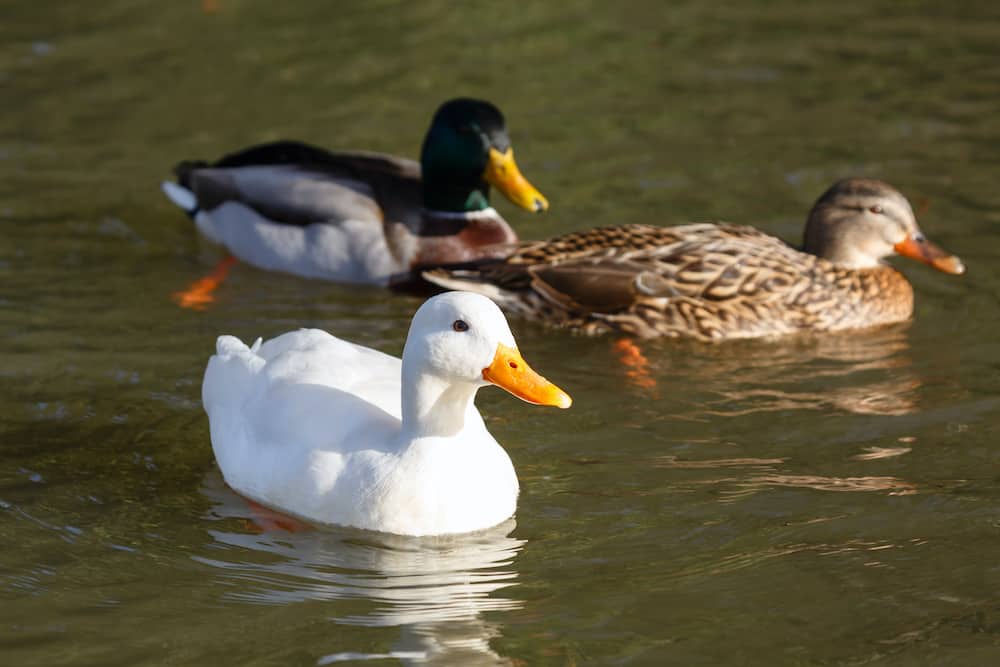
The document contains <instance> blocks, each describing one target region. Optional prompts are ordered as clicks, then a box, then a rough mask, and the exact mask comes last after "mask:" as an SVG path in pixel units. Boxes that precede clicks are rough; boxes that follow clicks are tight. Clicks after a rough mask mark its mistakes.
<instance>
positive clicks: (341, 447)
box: [202, 292, 572, 535]
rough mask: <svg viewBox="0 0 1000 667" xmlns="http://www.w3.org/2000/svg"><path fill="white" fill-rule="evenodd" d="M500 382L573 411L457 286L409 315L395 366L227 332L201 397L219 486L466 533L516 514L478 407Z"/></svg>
mask: <svg viewBox="0 0 1000 667" xmlns="http://www.w3.org/2000/svg"><path fill="white" fill-rule="evenodd" d="M487 384H495V385H497V386H499V387H502V388H503V389H506V390H507V391H509V392H510V393H512V394H514V395H515V396H517V397H519V398H521V399H523V400H525V401H528V402H530V403H535V404H539V405H551V406H557V407H560V408H567V407H569V406H570V403H571V402H572V401H571V399H570V397H569V396H568V395H567V394H566V393H565V392H563V391H562V390H561V389H559V388H558V387H556V386H555V385H553V384H552V383H550V382H549V381H547V380H546V379H545V378H543V377H541V376H540V375H538V374H537V373H536V372H535V371H533V370H532V369H531V368H530V367H529V366H528V364H527V363H525V361H524V359H523V358H522V357H521V354H520V352H518V349H517V343H516V342H515V341H514V337H513V335H512V334H511V332H510V328H509V327H508V325H507V321H506V319H505V318H504V316H503V313H501V312H500V309H499V308H497V306H496V305H495V304H494V303H493V302H492V301H490V300H489V299H487V298H485V297H483V296H480V295H477V294H469V293H464V292H449V293H445V294H440V295H438V296H435V297H432V298H431V299H429V300H428V301H426V302H425V303H424V304H423V305H422V306H421V307H420V308H419V310H417V313H416V314H415V315H414V316H413V322H412V324H411V325H410V331H409V334H408V335H407V338H406V344H405V346H404V349H403V358H402V360H400V359H398V358H396V357H392V356H389V355H387V354H383V353H381V352H378V351H376V350H373V349H370V348H366V347H362V346H360V345H355V344H353V343H349V342H347V341H344V340H341V339H339V338H336V337H334V336H331V335H330V334H328V333H326V332H324V331H320V330H317V329H302V330H299V331H294V332H290V333H286V334H283V335H281V336H278V337H277V338H273V339H271V340H269V341H267V342H261V340H260V339H258V340H257V342H255V343H254V344H253V346H252V347H247V346H246V345H244V344H243V343H242V342H241V341H240V340H238V339H237V338H234V337H233V336H221V337H220V338H219V339H218V342H217V343H216V354H215V355H214V356H213V357H212V358H211V359H210V360H209V363H208V368H207V370H206V371H205V379H204V384H203V385H202V400H203V402H204V406H205V411H206V412H207V413H208V420H209V425H210V430H211V438H212V448H213V450H214V452H215V457H216V460H217V461H218V464H219V468H220V469H221V470H222V474H223V477H224V478H225V480H226V483H227V484H229V486H231V487H232V488H233V489H235V490H236V491H237V492H238V493H240V494H242V495H243V496H246V497H247V498H249V499H251V500H253V501H256V502H258V503H261V504H263V505H265V506H267V507H270V508H273V509H277V510H280V511H282V512H287V513H289V514H292V515H294V516H297V517H300V518H303V519H306V520H309V521H314V522H319V523H327V524H338V525H343V526H354V527H356V528H363V529H367V530H375V531H381V532H387V533H397V534H402V535H440V534H447V533H464V532H471V531H476V530H481V529H486V528H489V527H492V526H495V525H497V524H499V523H501V522H503V521H504V520H506V519H508V518H509V517H511V516H512V515H513V514H514V510H515V508H516V502H517V495H518V482H517V476H516V474H515V473H514V466H513V464H512V463H511V460H510V457H509V456H508V455H507V453H506V452H505V451H504V450H503V448H502V447H501V446H500V445H499V444H498V443H497V442H496V440H494V439H493V436H492V435H490V433H489V431H487V430H486V426H485V425H484V424H483V419H482V417H481V416H480V415H479V412H478V411H477V410H476V407H475V404H474V399H475V396H476V392H477V391H478V390H479V388H480V387H483V386H485V385H487Z"/></svg>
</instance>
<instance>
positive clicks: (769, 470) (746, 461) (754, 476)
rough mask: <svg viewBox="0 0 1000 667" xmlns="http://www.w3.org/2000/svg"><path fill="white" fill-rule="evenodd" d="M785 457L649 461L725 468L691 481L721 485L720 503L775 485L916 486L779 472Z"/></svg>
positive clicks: (895, 452)
mask: <svg viewBox="0 0 1000 667" xmlns="http://www.w3.org/2000/svg"><path fill="white" fill-rule="evenodd" d="M907 451H909V449H908V448H900V449H894V448H886V449H877V451H875V452H869V456H867V458H864V455H859V456H857V457H854V458H856V459H861V460H872V459H878V458H886V457H891V456H900V455H902V454H904V453H906V452H907ZM785 461H786V459H783V458H776V459H755V458H740V459H704V460H681V459H678V458H676V457H673V456H664V457H661V458H659V459H656V460H655V461H653V465H654V466H656V467H658V468H672V469H677V470H708V471H712V470H725V471H726V473H725V475H724V476H721V477H720V476H717V475H712V476H711V477H709V478H705V479H698V480H695V481H694V483H695V484H697V485H705V484H711V485H718V486H721V487H723V488H722V490H721V491H720V492H719V499H720V501H721V502H724V503H729V502H735V501H737V500H741V499H743V498H746V497H748V496H752V495H755V494H757V493H759V492H761V491H767V490H770V489H775V488H797V489H812V490H814V491H841V492H844V491H848V492H850V491H853V492H858V491H864V492H871V491H883V492H886V493H887V494H888V495H890V496H904V495H911V494H914V493H917V492H918V489H917V486H916V485H915V484H913V483H911V482H907V481H906V480H904V479H900V478H898V477H893V476H889V475H859V476H850V477H847V476H845V477H834V476H827V475H808V474H794V473H789V472H786V471H782V470H781V469H780V466H781V465H783V464H784V463H785ZM740 470H745V471H747V473H748V474H746V475H744V476H736V474H737V473H738V471H740Z"/></svg>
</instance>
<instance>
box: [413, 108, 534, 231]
mask: <svg viewBox="0 0 1000 667" xmlns="http://www.w3.org/2000/svg"><path fill="white" fill-rule="evenodd" d="M420 165H421V169H422V172H423V189H424V206H425V207H426V208H428V209H431V210H435V211H458V212H463V211H478V210H481V209H484V208H487V207H488V206H489V205H490V186H491V185H492V186H494V187H496V188H497V189H498V190H499V191H500V192H502V193H503V194H504V196H505V197H507V199H509V200H510V201H511V202H513V203H515V204H517V205H518V206H520V207H521V208H524V209H527V210H529V211H544V210H546V209H547V208H548V207H549V202H548V200H547V199H546V198H545V197H543V196H542V193H541V192H539V191H538V190H537V189H535V187H534V186H533V185H531V183H529V182H528V181H527V179H525V178H524V176H522V175H521V172H520V171H519V170H518V168H517V164H516V163H515V162H514V149H513V148H511V145H510V137H509V136H508V135H507V127H506V125H505V124H504V119H503V114H502V113H500V110H499V109H497V108H496V107H495V106H493V105H492V104H490V103H489V102H484V101H482V100H474V99H469V98H458V99H454V100H450V101H448V102H445V103H444V104H442V105H441V107H440V108H439V109H438V110H437V113H435V114H434V119H433V120H432V121H431V127H430V129H429V130H428V131H427V136H426V137H425V138H424V145H423V148H422V149H421V152H420Z"/></svg>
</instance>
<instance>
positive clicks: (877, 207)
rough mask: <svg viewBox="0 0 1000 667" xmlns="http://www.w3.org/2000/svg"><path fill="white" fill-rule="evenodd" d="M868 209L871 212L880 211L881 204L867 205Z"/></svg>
mask: <svg viewBox="0 0 1000 667" xmlns="http://www.w3.org/2000/svg"><path fill="white" fill-rule="evenodd" d="M868 210H869V211H871V212H872V213H882V205H881V204H872V205H871V206H869V207H868Z"/></svg>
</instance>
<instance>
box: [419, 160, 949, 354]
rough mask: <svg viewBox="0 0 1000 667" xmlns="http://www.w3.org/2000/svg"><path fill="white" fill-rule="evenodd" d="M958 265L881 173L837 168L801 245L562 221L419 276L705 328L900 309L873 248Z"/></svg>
mask: <svg viewBox="0 0 1000 667" xmlns="http://www.w3.org/2000/svg"><path fill="white" fill-rule="evenodd" d="M893 254H900V255H903V256H905V257H909V258H911V259H915V260H917V261H920V262H923V263H925V264H929V265H930V266H933V267H934V268H936V269H938V270H939V271H943V272H945V273H952V274H960V273H963V272H964V271H965V267H964V266H963V264H962V262H961V261H960V260H959V259H958V258H957V257H955V256H954V255H951V254H949V253H947V252H945V251H944V250H942V249H941V248H939V247H938V246H936V245H934V244H933V243H931V242H930V241H928V240H927V238H926V237H925V236H924V234H923V232H921V231H920V228H919V227H918V226H917V221H916V217H915V216H914V213H913V209H912V208H911V207H910V204H909V202H908V201H907V200H906V198H905V197H904V196H903V195H902V194H900V193H899V191H898V190H896V189H895V188H893V187H892V186H891V185H889V184H888V183H884V182H882V181H878V180H873V179H865V178H849V179H845V180H842V181H838V182H837V183H835V184H834V185H833V186H832V187H830V189H828V190H827V191H826V192H825V193H823V195H822V196H821V197H820V198H819V199H818V200H817V201H816V203H815V205H814V206H813V208H812V211H811V212H810V214H809V218H808V221H807V222H806V228H805V243H804V245H803V248H802V249H801V250H799V249H796V248H793V247H792V246H790V245H788V244H787V243H785V242H784V241H782V240H780V239H778V238H775V237H773V236H770V235H768V234H765V233H764V232H761V231H759V230H757V229H754V228H753V227H744V226H738V225H731V224H714V223H705V224H691V225H680V226H676V227H658V226H652V225H625V226H618V227H601V228H596V229H591V230H587V231H582V232H576V233H571V234H567V235H564V236H558V237H555V238H551V239H548V240H546V241H539V242H533V243H524V244H521V245H520V246H518V247H516V248H514V249H512V251H511V254H510V255H509V256H508V257H506V258H504V259H501V260H482V261H478V262H473V263H471V264H470V265H469V266H466V267H461V268H455V269H436V270H432V271H428V272H427V273H426V274H425V277H426V278H427V279H428V280H430V281H431V282H433V283H436V284H438V285H440V286H442V287H445V288H449V289H464V290H469V291H474V292H479V293H482V294H485V295H487V296H489V297H491V298H492V299H494V300H495V301H496V302H497V303H498V304H500V306H501V307H503V308H504V309H506V310H507V311H509V312H511V313H517V314H519V315H523V316H527V317H530V318H533V319H537V320H541V321H543V322H546V323H549V324H552V325H555V326H559V327H565V328H569V329H573V330H576V331H579V332H583V333H587V334H598V333H603V332H607V331H621V332H624V333H628V334H632V335H635V336H640V337H656V336H663V337H670V338H694V339H699V340H705V341H717V340H726V339H735V338H756V337H764V336H780V335H785V334H793V333H799V332H818V331H840V330H844V329H855V328H862V327H873V326H878V325H883V324H890V323H893V322H901V321H904V320H907V319H909V318H910V317H911V315H912V314H913V288H912V287H911V286H910V284H909V283H908V282H907V280H906V278H904V277H903V275H902V274H901V273H899V272H898V271H897V270H896V269H894V268H892V267H891V266H889V265H888V264H886V263H885V262H884V261H883V260H884V258H886V257H888V256H890V255H893Z"/></svg>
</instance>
